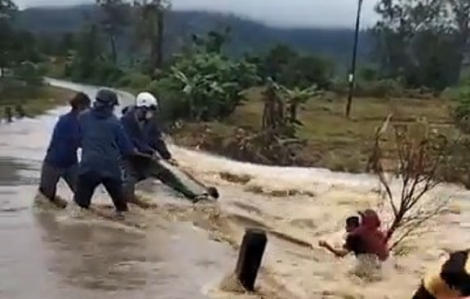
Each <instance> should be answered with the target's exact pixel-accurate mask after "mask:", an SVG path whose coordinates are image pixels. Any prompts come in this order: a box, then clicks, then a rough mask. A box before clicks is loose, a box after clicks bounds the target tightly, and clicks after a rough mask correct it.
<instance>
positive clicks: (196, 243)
mask: <svg viewBox="0 0 470 299" xmlns="http://www.w3.org/2000/svg"><path fill="white" fill-rule="evenodd" d="M82 89H84V90H85V91H86V92H89V93H90V94H91V95H93V92H94V89H90V88H88V89H87V88H85V87H84V88H82ZM66 110H67V108H63V109H62V108H60V109H56V110H52V111H50V112H49V113H48V114H46V115H44V116H41V117H38V118H35V119H24V120H20V121H17V122H15V123H12V124H6V125H1V126H0V136H1V140H2V142H1V144H0V240H2V245H1V246H0V298H8V299H10V298H18V299H32V298H50V299H54V298H70V299H74V298H76V299H84V298H156V297H158V298H207V293H208V292H209V291H210V290H211V289H212V288H214V286H215V287H217V283H218V281H220V280H221V279H222V277H223V276H224V275H225V274H226V273H228V272H229V271H230V270H231V269H232V268H233V267H234V263H235V256H234V253H233V251H232V249H231V248H230V247H229V246H228V245H225V244H222V243H218V242H214V241H210V240H208V237H207V233H206V232H204V231H202V230H200V229H196V228H195V227H194V226H192V225H190V224H189V223H178V222H169V221H159V219H153V218H154V217H158V215H154V214H152V213H151V212H149V213H146V215H143V214H139V211H133V213H134V214H135V215H134V216H136V217H138V218H139V219H143V218H144V216H146V217H148V218H149V219H150V221H149V223H151V224H152V225H150V226H149V227H148V229H146V230H145V232H143V231H139V230H137V229H127V228H126V227H124V226H122V225H121V226H119V225H117V224H114V223H109V222H108V223H107V222H106V221H102V220H99V219H97V218H93V217H90V218H85V219H82V220H76V219H73V218H72V217H71V216H70V213H58V212H57V211H55V212H54V211H52V210H50V209H44V208H42V209H38V208H33V200H34V198H35V196H36V189H37V184H38V178H39V168H40V163H41V159H42V158H43V156H44V153H45V148H46V146H47V143H48V141H49V138H50V133H51V129H52V127H53V125H54V123H55V121H56V119H57V116H58V115H59V114H60V113H63V112H64V111H66ZM153 189H156V190H157V192H158V194H159V195H161V196H162V197H166V198H167V200H168V201H171V200H172V197H171V196H170V195H171V193H169V192H168V191H167V190H165V189H161V188H159V186H158V185H157V186H153ZM160 189H161V190H160ZM59 193H61V194H62V195H64V196H67V197H68V198H70V192H69V191H68V190H67V188H66V187H65V185H63V184H61V186H60V189H59ZM101 197H102V196H101V195H100V196H98V198H96V199H97V200H98V201H99V200H103V201H104V202H107V201H108V200H107V198H105V197H104V198H101ZM173 200H174V201H175V202H176V203H178V202H181V200H178V199H173ZM140 213H142V211H140ZM201 273H203V275H201Z"/></svg>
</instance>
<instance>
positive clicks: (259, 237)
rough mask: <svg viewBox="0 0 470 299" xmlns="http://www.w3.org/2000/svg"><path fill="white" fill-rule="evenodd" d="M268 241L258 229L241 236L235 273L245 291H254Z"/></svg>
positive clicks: (264, 234) (248, 230)
mask: <svg viewBox="0 0 470 299" xmlns="http://www.w3.org/2000/svg"><path fill="white" fill-rule="evenodd" d="M267 242H268V239H267V237H266V233H265V232H264V231H263V230H260V229H247V230H246V231H245V235H244V236H243V241H242V245H241V247H240V252H239V255H238V261H237V268H236V270H235V273H236V275H237V278H238V280H239V281H240V283H241V284H242V285H243V287H244V288H245V289H246V290H247V291H250V292H252V291H254V287H255V280H256V276H257V275H258V270H259V267H260V266H261V260H262V258H263V254H264V250H265V249H266V243H267Z"/></svg>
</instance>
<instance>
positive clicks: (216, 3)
mask: <svg viewBox="0 0 470 299" xmlns="http://www.w3.org/2000/svg"><path fill="white" fill-rule="evenodd" d="M15 2H16V3H17V4H18V5H19V6H20V7H21V8H25V7H31V6H42V5H72V4H80V3H87V2H88V3H90V2H93V1H92V0H15ZM376 2H377V0H364V6H363V19H362V20H363V25H364V26H367V25H370V24H372V23H373V22H374V20H375V15H374V12H373V7H374V5H375V3H376ZM172 3H173V4H172V5H173V8H174V9H177V10H186V9H204V10H212V11H220V12H229V13H234V14H237V15H240V16H245V17H249V18H250V19H254V20H258V21H262V22H265V23H268V24H271V25H278V26H289V27H299V26H300V27H312V26H315V27H318V26H322V27H323V26H325V27H332V26H334V27H353V26H354V22H355V13H356V7H357V0H172Z"/></svg>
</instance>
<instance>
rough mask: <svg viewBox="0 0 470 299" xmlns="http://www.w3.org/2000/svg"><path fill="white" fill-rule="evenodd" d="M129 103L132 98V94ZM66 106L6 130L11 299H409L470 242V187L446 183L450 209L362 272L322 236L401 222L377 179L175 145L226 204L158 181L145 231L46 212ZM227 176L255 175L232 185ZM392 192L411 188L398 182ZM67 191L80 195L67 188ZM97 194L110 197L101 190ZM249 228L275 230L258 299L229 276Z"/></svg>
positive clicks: (2, 282) (3, 292) (2, 280)
mask: <svg viewBox="0 0 470 299" xmlns="http://www.w3.org/2000/svg"><path fill="white" fill-rule="evenodd" d="M52 83H53V84H55V85H58V86H62V87H66V88H71V89H74V90H82V91H85V92H88V93H90V95H91V96H94V94H95V92H96V89H95V88H92V87H84V86H80V85H75V84H70V83H67V82H60V81H52ZM121 100H123V101H130V97H129V96H128V95H126V94H124V93H121ZM63 112H64V110H63V109H62V110H61V109H58V110H54V111H51V112H50V113H49V114H48V115H45V116H43V117H39V118H36V119H33V120H29V119H27V120H22V121H18V122H15V123H13V124H9V125H2V126H0V136H1V141H0V239H1V240H3V244H4V245H2V246H1V247H0V265H1V266H2V267H0V297H1V298H28V299H29V298H36V297H37V296H38V295H41V296H44V298H52V299H54V298H157V297H158V298H190V297H191V298H206V297H212V298H237V299H240V298H245V297H247V298H257V297H259V296H258V295H259V294H261V295H262V297H263V298H269V299H271V298H272V299H277V298H289V299H291V298H296V299H312V298H335V299H336V298H338V299H339V298H364V299H377V298H398V299H407V298H410V297H411V295H412V293H413V291H414V290H415V288H416V287H417V285H418V284H419V282H420V278H421V276H422V275H423V273H424V272H425V270H426V269H428V268H429V267H431V266H433V265H435V264H436V263H438V262H439V259H440V258H441V256H442V254H443V253H445V252H446V251H448V250H455V249H462V248H468V244H469V242H470V224H469V223H470V222H469V221H468V219H470V201H469V199H470V196H469V192H468V191H465V190H463V189H461V188H459V187H457V186H453V185H442V186H440V187H438V188H436V190H434V191H433V192H432V193H430V194H429V195H428V196H427V199H426V200H427V201H426V202H425V207H426V206H430V205H432V204H433V203H435V202H439V201H441V200H449V204H448V208H447V209H446V211H445V212H443V213H441V214H439V215H438V216H437V217H435V218H433V219H432V220H431V221H429V222H428V224H427V225H426V226H425V227H424V228H423V230H420V231H419V234H417V235H413V236H411V237H410V238H409V239H408V241H407V242H405V243H404V246H403V248H404V249H406V250H404V253H402V254H400V255H395V256H393V258H392V259H391V260H390V261H389V263H387V265H385V267H384V278H383V279H382V280H381V281H378V282H373V283H370V282H365V281H362V280H358V278H357V277H355V276H353V275H351V272H350V270H351V268H352V267H353V266H354V261H355V260H354V258H353V257H347V258H345V259H336V258H335V257H333V256H331V255H330V254H328V253H327V252H325V251H324V250H323V249H321V248H319V247H318V246H316V244H317V243H318V241H319V240H327V241H329V242H331V243H332V244H333V245H335V246H341V244H342V242H343V236H344V228H343V227H344V219H345V218H346V217H347V216H350V215H351V214H355V213H356V211H358V210H360V209H364V208H377V207H379V209H378V211H379V213H380V215H381V217H382V220H383V222H384V223H388V222H389V221H390V209H387V205H386V203H385V207H384V208H381V207H382V206H383V203H384V201H383V200H382V199H381V198H380V197H379V196H378V194H377V192H375V190H376V189H377V187H378V181H377V179H376V178H374V177H371V176H369V175H350V174H344V173H332V172H330V171H327V170H322V169H314V168H295V167H267V166H259V165H253V164H249V163H240V162H235V161H231V160H228V159H225V158H222V157H217V156H213V155H209V154H206V153H203V152H198V151H193V150H187V149H183V148H179V147H177V146H172V145H170V150H171V151H172V152H173V154H174V156H175V158H176V159H177V160H178V161H179V162H180V164H181V166H182V167H183V168H184V169H185V170H187V171H190V172H191V173H192V174H194V175H196V176H198V178H200V179H201V180H202V181H204V182H205V183H207V184H211V185H215V186H217V187H218V189H219V192H220V194H221V198H220V200H219V202H218V203H217V204H210V203H206V204H196V205H194V206H193V205H191V204H189V202H187V201H185V200H183V199H181V198H178V197H177V196H175V195H174V194H173V193H172V192H171V191H170V190H168V188H165V187H163V186H162V185H161V184H158V182H146V184H144V185H143V186H142V188H144V189H142V190H143V191H142V192H143V196H146V197H147V198H149V199H151V200H153V201H154V202H155V203H157V204H158V205H159V206H158V208H157V209H154V210H149V211H142V210H139V209H135V208H134V209H132V210H131V214H132V215H131V216H132V218H133V219H137V220H139V221H141V222H143V223H145V225H146V228H145V229H136V228H131V227H128V226H126V225H118V224H116V223H110V222H106V221H103V220H98V219H93V218H85V219H82V220H77V219H74V218H73V217H70V213H68V212H62V213H58V212H54V211H49V210H47V209H42V210H41V209H34V208H32V206H33V199H34V197H35V194H36V188H37V180H38V176H39V166H40V161H41V159H42V158H43V155H44V152H45V148H46V146H47V143H48V141H49V137H50V132H51V129H52V127H53V125H54V123H55V121H56V119H57V116H58V115H59V114H60V113H63ZM227 173H228V174H230V175H232V176H235V177H243V178H244V179H243V180H242V181H243V182H229V181H227V179H224V175H226V174H227ZM392 189H393V191H394V192H396V193H397V192H399V190H400V189H399V185H398V184H397V183H394V184H392ZM59 192H60V194H61V195H64V196H66V197H67V198H70V193H69V192H68V191H67V189H66V188H64V187H63V186H62V187H61V189H60V191H59ZM94 202H95V203H97V204H100V205H101V204H109V199H108V198H107V196H106V195H105V194H104V193H102V192H98V194H97V196H95V198H94ZM246 227H261V228H264V229H265V230H266V231H267V232H269V236H268V246H267V249H266V254H265V257H264V258H263V268H262V271H261V273H260V278H259V280H258V283H257V285H258V291H257V294H258V295H256V294H255V295H237V294H234V293H231V292H227V288H226V287H222V288H221V287H220V286H221V285H220V284H219V282H221V280H222V278H223V277H225V276H226V275H228V274H230V272H231V270H232V269H233V267H234V265H235V261H236V251H235V250H234V249H233V248H232V246H229V245H228V244H231V245H235V247H236V244H238V243H240V240H241V238H242V236H243V232H244V229H245V228H246ZM310 245H313V247H311V246H310ZM222 286H225V284H222Z"/></svg>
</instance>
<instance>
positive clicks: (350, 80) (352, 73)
mask: <svg viewBox="0 0 470 299" xmlns="http://www.w3.org/2000/svg"><path fill="white" fill-rule="evenodd" d="M362 1H363V0H358V3H357V15H356V30H355V32H354V45H353V53H352V57H351V69H350V71H349V76H348V84H349V86H348V87H349V90H348V101H347V103H346V117H348V118H349V115H350V113H351V104H352V98H353V93H354V83H355V79H356V78H355V75H356V58H357V44H358V41H359V28H360V23H361V9H362Z"/></svg>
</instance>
